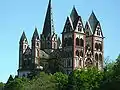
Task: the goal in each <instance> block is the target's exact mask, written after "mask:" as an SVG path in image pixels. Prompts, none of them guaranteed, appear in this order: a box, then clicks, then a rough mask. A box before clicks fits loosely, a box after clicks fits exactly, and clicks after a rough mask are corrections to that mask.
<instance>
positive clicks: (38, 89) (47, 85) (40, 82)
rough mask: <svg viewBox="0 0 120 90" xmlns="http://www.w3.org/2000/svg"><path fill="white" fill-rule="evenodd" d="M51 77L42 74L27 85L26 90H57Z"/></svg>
mask: <svg viewBox="0 0 120 90" xmlns="http://www.w3.org/2000/svg"><path fill="white" fill-rule="evenodd" d="M55 89H56V87H55V84H54V83H53V82H52V79H51V75H48V74H45V73H44V72H41V73H40V74H39V75H37V76H35V77H34V78H33V79H32V80H31V81H29V82H28V83H27V84H26V85H25V90H55Z"/></svg>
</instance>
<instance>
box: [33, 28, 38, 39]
mask: <svg viewBox="0 0 120 90" xmlns="http://www.w3.org/2000/svg"><path fill="white" fill-rule="evenodd" d="M36 38H38V39H39V34H38V31H37V28H36V27H35V31H34V33H33V37H32V39H36Z"/></svg>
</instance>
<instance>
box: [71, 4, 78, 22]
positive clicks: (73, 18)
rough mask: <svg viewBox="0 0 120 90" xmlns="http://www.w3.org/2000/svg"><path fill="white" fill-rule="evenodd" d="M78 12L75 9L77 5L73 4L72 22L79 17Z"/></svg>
mask: <svg viewBox="0 0 120 90" xmlns="http://www.w3.org/2000/svg"><path fill="white" fill-rule="evenodd" d="M78 16H79V15H78V13H77V10H76V9H75V6H73V9H72V12H71V14H70V18H71V20H72V22H73V23H74V21H75V20H76V19H77V18H78Z"/></svg>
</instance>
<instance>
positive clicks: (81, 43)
mask: <svg viewBox="0 0 120 90" xmlns="http://www.w3.org/2000/svg"><path fill="white" fill-rule="evenodd" d="M80 46H82V47H83V46H84V40H83V39H82V38H81V39H80Z"/></svg>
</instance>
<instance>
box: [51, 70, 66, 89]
mask: <svg viewBox="0 0 120 90" xmlns="http://www.w3.org/2000/svg"><path fill="white" fill-rule="evenodd" d="M53 80H55V83H56V86H57V88H58V89H59V90H65V89H66V87H67V84H68V76H67V75H66V74H63V73H61V72H57V73H55V74H54V75H53Z"/></svg>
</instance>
